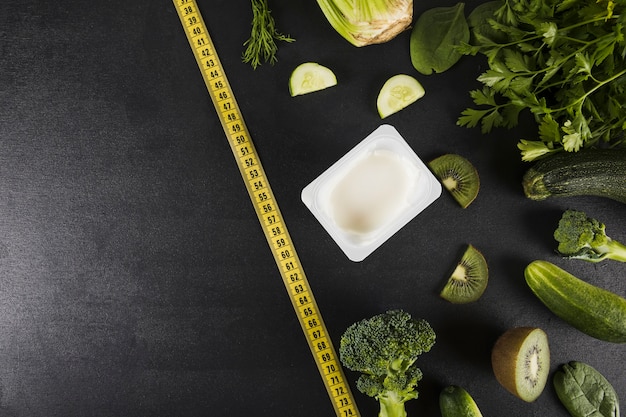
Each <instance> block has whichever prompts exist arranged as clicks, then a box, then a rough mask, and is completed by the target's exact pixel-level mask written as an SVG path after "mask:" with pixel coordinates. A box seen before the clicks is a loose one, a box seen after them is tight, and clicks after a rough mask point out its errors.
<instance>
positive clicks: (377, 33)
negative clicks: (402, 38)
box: [317, 0, 413, 47]
mask: <svg viewBox="0 0 626 417" xmlns="http://www.w3.org/2000/svg"><path fill="white" fill-rule="evenodd" d="M317 4H318V5H319V6H320V8H321V9H322V12H323V13H324V16H326V19H327V20H328V22H329V23H330V24H331V26H332V27H333V28H334V29H335V30H336V31H337V33H339V34H340V35H341V36H343V37H344V39H346V40H347V41H348V42H350V43H351V44H352V45H354V46H359V47H360V46H366V45H371V44H376V43H384V42H388V41H390V40H391V39H393V38H395V37H396V36H397V35H398V34H399V33H401V32H402V31H404V30H406V29H407V28H408V27H409V25H410V24H411V22H412V21H413V0H317Z"/></svg>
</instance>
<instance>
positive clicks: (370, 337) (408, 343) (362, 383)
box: [339, 310, 435, 417]
mask: <svg viewBox="0 0 626 417" xmlns="http://www.w3.org/2000/svg"><path fill="white" fill-rule="evenodd" d="M434 344H435V332H434V331H433V329H432V328H431V327H430V324H428V322H427V321H426V320H423V319H420V320H416V319H413V318H412V317H411V315H410V314H409V313H407V312H405V311H402V310H390V311H387V312H386V313H383V314H378V315H376V316H374V317H372V318H369V319H364V320H361V321H359V322H357V323H354V324H353V325H351V326H350V327H348V329H347V330H346V331H345V333H344V334H343V335H342V337H341V341H340V345H339V356H340V360H341V363H342V364H343V365H344V366H345V367H346V368H348V369H350V370H352V371H358V372H361V373H362V374H361V375H360V377H359V379H358V380H357V385H356V386H357V389H358V390H359V391H361V392H362V393H364V394H366V395H368V396H370V397H374V398H376V399H377V400H378V402H379V403H380V413H379V414H378V415H379V417H406V410H405V406H404V403H405V402H407V401H408V400H411V399H414V398H417V390H416V388H417V383H418V382H419V381H420V380H421V379H422V371H421V370H420V369H419V368H418V367H417V366H416V365H415V361H416V360H417V358H418V356H420V355H421V354H422V353H424V352H428V351H429V350H430V349H431V347H432V346H433V345H434Z"/></svg>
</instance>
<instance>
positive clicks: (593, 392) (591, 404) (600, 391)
mask: <svg viewBox="0 0 626 417" xmlns="http://www.w3.org/2000/svg"><path fill="white" fill-rule="evenodd" d="M553 383H554V388H555V389H556V393H557V395H558V397H559V399H560V400H561V402H562V403H563V405H564V406H565V408H567V411H569V413H570V414H571V415H572V416H573V417H619V400H618V398H617V393H616V392H615V389H614V388H613V387H612V386H611V384H610V383H609V381H607V380H606V378H605V377H604V376H603V375H602V374H600V372H598V371H597V370H596V369H594V368H593V367H591V366H590V365H587V364H585V363H582V362H576V361H572V362H570V363H568V364H565V365H563V366H562V367H561V369H560V370H559V371H557V372H556V374H555V375H554V379H553Z"/></svg>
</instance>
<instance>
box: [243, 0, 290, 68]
mask: <svg viewBox="0 0 626 417" xmlns="http://www.w3.org/2000/svg"><path fill="white" fill-rule="evenodd" d="M251 1H252V30H251V32H250V38H249V39H248V40H247V41H246V42H244V44H243V45H244V46H245V47H246V49H245V51H244V53H243V55H242V61H243V62H245V63H249V64H250V65H251V66H252V68H253V69H256V67H257V66H259V65H261V61H264V62H269V63H270V64H272V65H273V64H274V63H276V61H277V60H278V58H277V57H276V52H277V51H278V46H277V45H276V41H284V42H293V41H294V40H295V39H293V38H291V37H289V36H288V35H283V34H282V33H280V32H278V30H277V29H276V23H275V22H274V17H273V16H272V12H271V11H270V9H269V6H268V4H267V0H251Z"/></svg>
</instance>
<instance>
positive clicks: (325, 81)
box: [289, 62, 337, 97]
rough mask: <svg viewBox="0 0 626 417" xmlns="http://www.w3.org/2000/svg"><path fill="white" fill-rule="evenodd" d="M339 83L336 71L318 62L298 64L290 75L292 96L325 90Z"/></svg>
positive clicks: (290, 92)
mask: <svg viewBox="0 0 626 417" xmlns="http://www.w3.org/2000/svg"><path fill="white" fill-rule="evenodd" d="M335 85H337V77H336V76H335V73H334V72H333V71H332V70H331V69H330V68H327V67H325V66H323V65H320V64H318V63H317V62H305V63H303V64H300V65H298V66H297V67H296V68H295V69H294V70H293V71H292V72H291V76H290V77H289V94H291V96H292V97H295V96H299V95H302V94H309V93H312V92H314V91H320V90H324V89H325V88H328V87H333V86H335Z"/></svg>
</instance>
